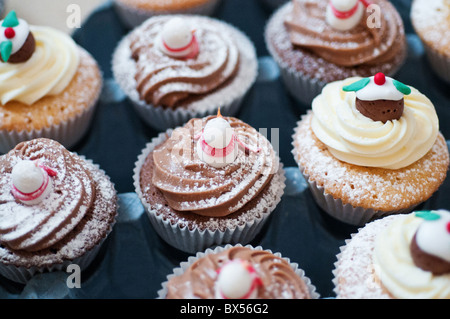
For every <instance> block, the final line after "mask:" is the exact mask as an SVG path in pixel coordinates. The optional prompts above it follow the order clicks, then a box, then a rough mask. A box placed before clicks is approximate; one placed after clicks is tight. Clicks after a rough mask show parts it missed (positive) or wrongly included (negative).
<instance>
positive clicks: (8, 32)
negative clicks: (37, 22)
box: [5, 27, 16, 39]
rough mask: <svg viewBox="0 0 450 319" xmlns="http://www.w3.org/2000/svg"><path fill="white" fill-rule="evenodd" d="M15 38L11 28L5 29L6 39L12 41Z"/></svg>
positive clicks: (14, 32)
mask: <svg viewBox="0 0 450 319" xmlns="http://www.w3.org/2000/svg"><path fill="white" fill-rule="evenodd" d="M15 36H16V31H14V29H13V28H11V27H9V28H6V29H5V37H6V38H7V39H12V38H14V37H15Z"/></svg>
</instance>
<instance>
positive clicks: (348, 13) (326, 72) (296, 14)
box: [265, 0, 407, 104]
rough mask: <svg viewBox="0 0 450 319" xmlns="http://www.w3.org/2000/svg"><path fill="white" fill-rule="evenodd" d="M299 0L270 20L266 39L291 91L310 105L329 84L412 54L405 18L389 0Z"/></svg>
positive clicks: (383, 68) (388, 70)
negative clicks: (410, 52)
mask: <svg viewBox="0 0 450 319" xmlns="http://www.w3.org/2000/svg"><path fill="white" fill-rule="evenodd" d="M370 3H371V4H370V5H369V3H368V2H367V1H362V0H351V1H342V0H331V1H330V0H318V1H308V0H293V1H290V2H289V3H287V4H285V5H283V6H282V7H281V8H280V9H278V10H277V11H276V12H275V13H274V15H273V16H272V17H271V19H270V20H269V22H268V24H267V26H266V31H265V38H266V44H267V47H268V50H269V52H270V53H271V55H272V56H273V58H274V59H275V61H276V62H277V63H278V65H279V66H280V69H281V74H282V78H283V80H284V82H285V84H286V86H287V89H288V90H289V92H290V93H291V94H292V95H293V96H294V97H295V98H296V99H298V100H299V101H301V102H303V103H306V104H309V103H311V101H312V99H313V98H314V97H315V96H317V95H318V94H319V93H320V90H321V89H322V87H323V86H324V85H325V84H326V83H330V82H333V81H337V80H343V79H345V78H348V77H353V76H363V77H367V76H371V75H373V74H375V73H377V72H383V73H385V74H387V75H393V74H394V73H395V72H396V71H397V70H398V69H399V68H400V67H401V65H402V64H403V62H404V60H405V58H406V53H407V52H406V51H407V45H406V40H405V33H404V27H403V22H402V19H401V17H400V15H399V14H398V12H397V11H396V9H395V8H394V7H393V5H392V4H391V3H390V2H389V1H387V0H375V1H371V2H370Z"/></svg>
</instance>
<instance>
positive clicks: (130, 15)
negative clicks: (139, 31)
mask: <svg viewBox="0 0 450 319" xmlns="http://www.w3.org/2000/svg"><path fill="white" fill-rule="evenodd" d="M220 2H221V0H172V1H161V0H114V8H115V9H116V12H117V14H118V15H119V18H120V20H121V21H122V23H123V24H124V25H125V26H126V27H129V28H134V27H136V26H138V25H140V24H141V23H142V22H144V21H145V20H147V19H148V18H150V17H152V16H155V15H163V14H201V15H211V14H213V13H214V11H215V10H216V8H217V6H218V5H219V4H220Z"/></svg>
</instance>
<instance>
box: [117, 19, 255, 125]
mask: <svg viewBox="0 0 450 319" xmlns="http://www.w3.org/2000/svg"><path fill="white" fill-rule="evenodd" d="M112 65H113V73H114V77H115V79H116V81H117V82H118V84H119V85H120V87H121V88H122V90H123V91H124V92H125V93H126V94H127V96H128V97H129V98H130V100H131V102H132V103H133V105H134V107H135V109H136V111H137V112H138V114H139V115H140V117H141V118H142V119H143V121H144V122H146V123H147V124H149V125H150V126H152V127H153V128H155V129H158V130H161V131H163V130H166V129H168V128H173V127H176V126H179V125H183V124H184V123H186V122H187V121H188V120H189V119H191V118H200V117H205V116H207V115H213V114H215V113H216V112H217V110H218V108H219V107H220V108H221V110H222V111H223V113H224V114H228V115H230V116H231V115H234V114H235V113H236V112H237V110H238V108H239V106H240V105H241V101H242V98H243V97H244V95H245V93H246V92H247V91H248V90H249V89H250V87H251V86H252V84H253V83H254V81H255V79H256V75H257V60H256V53H255V48H254V46H253V44H252V43H251V42H250V40H249V39H248V38H247V37H246V36H245V35H244V34H243V33H241V32H240V31H238V30H237V29H235V28H234V27H232V26H231V25H228V24H226V23H224V22H221V21H218V20H214V19H212V18H208V17H202V16H187V15H168V16H156V17H152V18H150V19H148V20H147V21H146V22H145V23H143V24H142V25H141V26H139V27H138V28H136V29H135V30H133V31H132V32H131V33H130V34H128V35H127V36H125V37H124V39H123V40H122V41H121V42H120V43H119V45H118V47H117V49H116V50H115V53H114V56H113V62H112Z"/></svg>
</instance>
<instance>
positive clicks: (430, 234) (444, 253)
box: [410, 210, 450, 276]
mask: <svg viewBox="0 0 450 319" xmlns="http://www.w3.org/2000/svg"><path fill="white" fill-rule="evenodd" d="M415 215H416V216H417V217H420V218H423V222H422V223H421V224H420V225H419V227H418V228H417V231H416V233H415V234H414V237H413V239H412V241H411V245H410V251H411V257H412V259H413V261H414V264H415V265H416V266H417V267H419V268H421V269H423V270H425V271H430V272H432V273H433V275H436V276H439V275H443V274H448V273H450V212H449V211H447V210H437V211H420V212H416V214H415Z"/></svg>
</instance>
